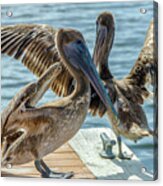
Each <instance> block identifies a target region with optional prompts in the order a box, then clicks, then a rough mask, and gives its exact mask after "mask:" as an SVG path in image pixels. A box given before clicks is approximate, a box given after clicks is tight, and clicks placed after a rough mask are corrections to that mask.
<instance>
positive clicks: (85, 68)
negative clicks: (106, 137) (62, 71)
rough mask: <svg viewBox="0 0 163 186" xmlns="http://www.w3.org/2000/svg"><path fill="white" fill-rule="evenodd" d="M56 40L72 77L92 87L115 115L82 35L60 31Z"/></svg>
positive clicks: (69, 31)
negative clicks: (87, 82) (82, 80)
mask: <svg viewBox="0 0 163 186" xmlns="http://www.w3.org/2000/svg"><path fill="white" fill-rule="evenodd" d="M56 38H57V42H56V43H57V47H58V50H59V51H60V55H61V58H62V60H63V63H64V65H65V66H66V67H67V68H68V69H69V71H70V73H71V74H72V76H73V77H74V78H76V80H79V78H80V79H81V78H86V79H87V80H88V81H89V82H90V83H91V85H92V86H93V87H94V89H95V91H96V92H97V94H98V95H99V97H100V98H101V100H102V102H103V103H104V105H105V106H106V108H107V109H108V110H109V111H110V110H111V111H112V112H113V113H114V115H116V111H115V109H114V107H113V105H112V102H111V99H110V97H108V95H107V93H106V91H105V88H104V86H103V84H102V82H101V80H100V78H99V75H98V72H97V71H96V67H95V65H94V63H93V61H92V58H91V55H90V53H89V50H88V48H87V46H86V42H85V40H84V38H83V36H82V34H81V33H80V32H78V31H76V30H69V29H61V30H59V31H58V34H57V37H56ZM77 83H78V82H77Z"/></svg>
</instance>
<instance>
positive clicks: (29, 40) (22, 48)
mask: <svg viewBox="0 0 163 186" xmlns="http://www.w3.org/2000/svg"><path fill="white" fill-rule="evenodd" d="M56 33H57V30H55V29H54V28H52V27H50V26H47V25H34V24H31V25H25V24H24V25H13V26H2V27H1V53H2V54H7V55H9V56H12V57H14V58H15V59H17V60H20V61H21V62H22V63H23V64H24V66H26V67H27V68H28V69H29V70H30V71H31V72H32V73H34V74H35V75H37V76H41V75H42V74H43V73H44V72H45V71H46V70H47V69H48V68H49V66H51V65H52V64H54V63H56V62H58V61H60V62H61V58H60V56H59V54H58V51H57V48H56V44H55V37H56ZM62 67H63V71H62V73H61V74H60V75H59V76H58V77H57V78H56V79H55V80H54V82H53V83H52V85H51V88H52V90H53V91H54V92H55V93H56V94H58V95H59V96H61V95H63V96H66V95H67V94H68V91H69V86H70V84H71V82H72V76H71V75H70V73H69V72H68V70H67V69H66V68H65V67H64V66H63V65H62Z"/></svg>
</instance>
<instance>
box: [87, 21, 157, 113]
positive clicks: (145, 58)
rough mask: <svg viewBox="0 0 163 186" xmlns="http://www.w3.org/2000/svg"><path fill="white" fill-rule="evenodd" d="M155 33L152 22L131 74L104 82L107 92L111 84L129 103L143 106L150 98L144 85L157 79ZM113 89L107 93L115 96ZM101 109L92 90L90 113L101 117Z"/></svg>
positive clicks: (149, 93)
mask: <svg viewBox="0 0 163 186" xmlns="http://www.w3.org/2000/svg"><path fill="white" fill-rule="evenodd" d="M155 33H156V32H155V27H154V21H153V20H152V21H151V22H150V25H149V28H148V30H147V34H146V38H145V41H144V46H143V48H142V50H141V52H140V54H139V56H138V59H137V61H136V62H135V65H134V66H133V68H132V70H131V72H130V73H129V75H128V76H127V77H125V78H124V79H122V80H113V82H109V80H104V84H106V90H108V87H107V86H108V85H109V84H110V83H112V84H113V87H114V86H115V85H116V86H117V87H118V89H119V90H120V91H121V92H122V94H123V95H125V97H126V98H127V99H128V100H129V101H131V102H133V104H134V103H135V104H143V103H144V100H145V99H147V98H148V97H149V96H151V92H150V91H149V90H148V89H147V88H146V84H148V83H152V84H155V83H156V81H155V80H156V79H157V78H156V76H157V63H158V62H157V61H158V57H157V38H156V36H157V35H156V34H155ZM110 81H111V80H110ZM113 87H112V88H110V89H109V92H110V93H111V94H112V93H113V94H116V93H115V90H114V88H113ZM115 96H116V95H110V97H112V98H113V100H115ZM113 103H114V102H113ZM103 107H104V105H103V104H102V103H101V101H100V99H99V97H98V95H97V94H96V93H95V91H94V90H93V89H92V96H91V104H90V112H91V113H92V114H93V115H96V114H99V115H100V116H103V115H104V114H105V111H106V109H105V108H103Z"/></svg>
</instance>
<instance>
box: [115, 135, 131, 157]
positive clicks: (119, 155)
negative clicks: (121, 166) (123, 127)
mask: <svg viewBox="0 0 163 186" xmlns="http://www.w3.org/2000/svg"><path fill="white" fill-rule="evenodd" d="M117 142H118V158H120V159H124V160H130V159H131V158H132V156H133V155H132V154H131V155H128V154H126V153H125V154H124V153H123V152H122V140H121V137H120V136H117Z"/></svg>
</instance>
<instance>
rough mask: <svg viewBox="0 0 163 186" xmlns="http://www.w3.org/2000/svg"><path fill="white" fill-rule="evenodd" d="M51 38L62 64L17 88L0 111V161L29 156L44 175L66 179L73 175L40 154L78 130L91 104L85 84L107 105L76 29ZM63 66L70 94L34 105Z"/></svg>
mask: <svg viewBox="0 0 163 186" xmlns="http://www.w3.org/2000/svg"><path fill="white" fill-rule="evenodd" d="M55 39H56V41H55V42H56V47H57V50H58V54H59V55H60V58H61V59H62V60H61V61H62V64H61V63H60V62H59V63H54V64H53V65H51V66H50V67H49V68H48V69H47V70H46V71H45V72H44V73H43V75H42V76H41V77H40V78H39V80H38V81H37V82H36V83H32V84H29V85H27V86H26V87H25V88H23V89H22V90H21V91H20V92H18V93H17V94H16V95H15V97H14V98H13V99H12V100H11V102H10V103H9V105H8V106H7V108H6V109H5V110H4V111H3V112H2V139H1V146H2V162H1V163H2V166H6V165H7V164H13V165H14V164H23V163H27V162H29V161H31V160H34V161H35V166H36V168H37V170H38V171H39V172H40V173H41V174H42V176H43V177H52V178H70V177H71V176H72V175H73V174H72V173H67V174H66V173H56V172H53V171H51V170H50V169H49V168H48V167H47V165H46V164H45V163H44V161H43V160H42V158H43V157H44V156H45V155H47V154H49V153H51V152H53V151H54V150H56V149H57V148H59V147H60V146H61V145H63V144H64V143H65V142H67V141H68V140H69V139H70V138H72V137H73V136H74V135H75V134H76V133H77V131H78V130H79V129H80V127H81V125H82V123H83V122H84V119H85V117H86V115H87V111H88V108H89V104H90V97H91V92H90V83H91V84H92V86H93V87H94V88H95V90H96V92H97V94H98V95H99V97H100V98H101V99H102V100H103V103H104V104H105V106H106V108H108V110H109V111H110V108H112V105H110V103H109V98H108V97H107V94H105V92H103V90H104V87H103V85H102V83H100V78H99V77H98V73H97V71H96V68H95V65H94V64H93V63H92V60H91V56H90V54H89V51H88V49H87V47H86V43H85V41H84V38H83V36H82V35H81V33H80V32H78V31H75V30H71V29H61V30H59V31H58V32H57V35H56V38H55ZM45 42H46V41H45ZM22 47H23V46H22ZM20 49H21V48H20ZM31 55H32V54H31ZM63 67H65V68H67V69H68V71H69V73H70V74H71V75H72V76H73V78H74V79H75V80H76V84H75V88H74V90H73V91H72V93H71V94H70V95H69V96H67V97H64V98H62V99H60V100H57V101H52V102H49V103H47V104H45V105H42V106H40V107H35V106H36V104H37V102H38V101H39V100H40V99H41V97H42V96H43V95H44V93H45V92H46V90H47V89H48V88H49V86H50V85H51V83H53V82H54V81H55V79H56V78H57V77H58V76H59V75H60V74H61V73H63ZM110 112H111V111H110Z"/></svg>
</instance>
